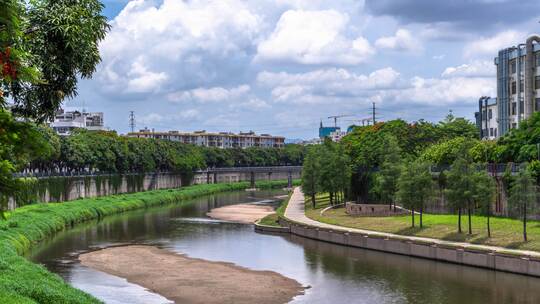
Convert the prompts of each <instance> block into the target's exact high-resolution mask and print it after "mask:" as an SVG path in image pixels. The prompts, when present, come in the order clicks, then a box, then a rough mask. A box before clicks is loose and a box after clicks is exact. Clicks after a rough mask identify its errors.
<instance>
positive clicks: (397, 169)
mask: <svg viewBox="0 0 540 304" xmlns="http://www.w3.org/2000/svg"><path fill="white" fill-rule="evenodd" d="M384 150H385V152H386V155H385V157H384V162H383V163H382V164H381V167H380V171H379V173H378V175H377V179H376V191H377V192H378V193H379V195H380V196H381V199H382V201H383V202H385V203H387V204H389V205H390V206H392V203H394V210H395V207H396V206H395V199H396V197H395V196H396V192H397V190H398V187H397V183H398V179H399V175H400V173H401V155H400V153H401V149H400V148H399V145H398V144H397V140H396V138H395V137H393V136H388V137H387V138H386V143H385V149H384Z"/></svg>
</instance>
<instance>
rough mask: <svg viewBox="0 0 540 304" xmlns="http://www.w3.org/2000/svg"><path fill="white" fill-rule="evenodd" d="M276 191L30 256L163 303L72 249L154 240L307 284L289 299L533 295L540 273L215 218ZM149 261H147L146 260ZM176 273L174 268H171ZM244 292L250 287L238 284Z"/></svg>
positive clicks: (67, 235)
mask: <svg viewBox="0 0 540 304" xmlns="http://www.w3.org/2000/svg"><path fill="white" fill-rule="evenodd" d="M280 194H283V192H281V191H257V192H245V191H241V192H231V193H223V194H218V195H213V196H207V197H202V198H198V199H193V200H191V201H190V202H189V203H188V204H183V205H182V206H179V205H176V206H175V205H169V206H165V207H156V208H150V209H146V210H136V211H132V212H128V213H124V214H120V215H116V216H110V217H107V218H105V219H102V220H101V221H96V222H89V223H86V224H83V225H80V226H77V227H76V228H74V229H70V230H67V231H64V232H60V233H58V234H57V235H55V236H54V237H51V238H50V239H48V240H46V241H45V242H43V243H41V244H40V245H39V246H36V247H35V248H34V249H33V250H32V252H31V253H30V254H29V256H28V258H29V259H31V260H32V261H34V262H37V263H41V264H43V265H44V266H45V267H47V268H48V269H49V270H50V271H53V272H55V273H57V274H59V275H60V276H61V277H63V278H64V279H65V280H66V281H67V282H69V283H70V284H71V285H73V286H75V287H77V288H80V289H82V290H84V291H86V292H88V293H90V294H92V295H94V296H96V297H97V298H99V299H101V300H103V301H104V302H106V303H145V304H147V303H169V302H168V300H167V299H165V298H163V297H161V296H159V295H157V294H155V293H152V292H150V291H148V290H145V289H144V288H142V287H140V286H137V285H134V284H131V283H129V282H127V281H126V280H124V279H122V278H119V277H116V276H112V275H108V274H105V273H102V272H99V271H95V270H92V269H89V268H87V267H84V266H82V265H80V264H79V263H78V261H77V255H78V254H79V253H81V252H85V251H88V250H92V249H95V248H101V247H106V246H110V245H120V244H153V245H156V246H159V247H161V248H165V249H168V250H171V251H174V252H178V253H184V254H187V255H188V256H190V257H194V258H201V259H206V260H212V261H224V262H231V263H234V264H237V265H240V266H243V267H247V268H250V269H255V270H272V271H275V272H278V273H281V274H282V275H284V276H287V277H290V278H293V279H295V280H297V281H299V282H300V283H301V284H303V285H304V286H310V288H309V289H307V290H306V293H305V295H302V296H298V297H296V298H295V299H294V300H293V301H292V302H291V303H347V304H350V303H471V304H472V303H540V279H539V278H533V277H527V276H522V275H515V274H509V273H503V272H495V271H490V270H484V269H478V268H473V267H466V266H457V265H453V264H447V263H442V262H435V261H428V260H423V259H417V258H412V257H406V256H400V255H394V254H386V253H380V252H375V251H369V250H363V249H357V248H350V247H345V246H339V245H333V244H328V243H324V242H318V241H313V240H309V239H305V238H301V237H296V236H291V235H269V234H261V233H257V232H254V231H253V226H251V225H242V224H235V223H227V222H222V221H214V220H211V219H209V218H207V217H206V216H205V214H206V212H208V210H210V209H212V208H216V207H220V206H224V205H230V204H237V203H250V202H254V203H256V202H260V201H264V200H266V199H269V198H273V197H274V196H276V195H280ZM151 262H152V261H148V263H151ZM179 271H181V269H179ZM246 292H249V291H246Z"/></svg>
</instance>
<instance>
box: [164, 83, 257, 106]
mask: <svg viewBox="0 0 540 304" xmlns="http://www.w3.org/2000/svg"><path fill="white" fill-rule="evenodd" d="M249 91H250V87H249V85H245V84H244V85H240V86H238V87H233V88H230V89H226V88H222V87H212V88H196V89H192V90H187V91H180V92H174V93H170V94H168V95H167V98H168V99H169V100H170V101H174V102H191V101H194V102H199V103H209V102H220V101H230V100H233V99H236V98H240V97H243V96H245V95H246V94H247V93H248V92H249Z"/></svg>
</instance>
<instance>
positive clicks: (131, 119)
mask: <svg viewBox="0 0 540 304" xmlns="http://www.w3.org/2000/svg"><path fill="white" fill-rule="evenodd" d="M129 127H130V128H131V133H133V132H135V112H134V111H129Z"/></svg>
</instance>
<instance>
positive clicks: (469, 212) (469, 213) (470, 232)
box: [467, 207, 472, 234]
mask: <svg viewBox="0 0 540 304" xmlns="http://www.w3.org/2000/svg"><path fill="white" fill-rule="evenodd" d="M467 216H468V217H469V234H472V225H471V208H470V207H469V208H467Z"/></svg>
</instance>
